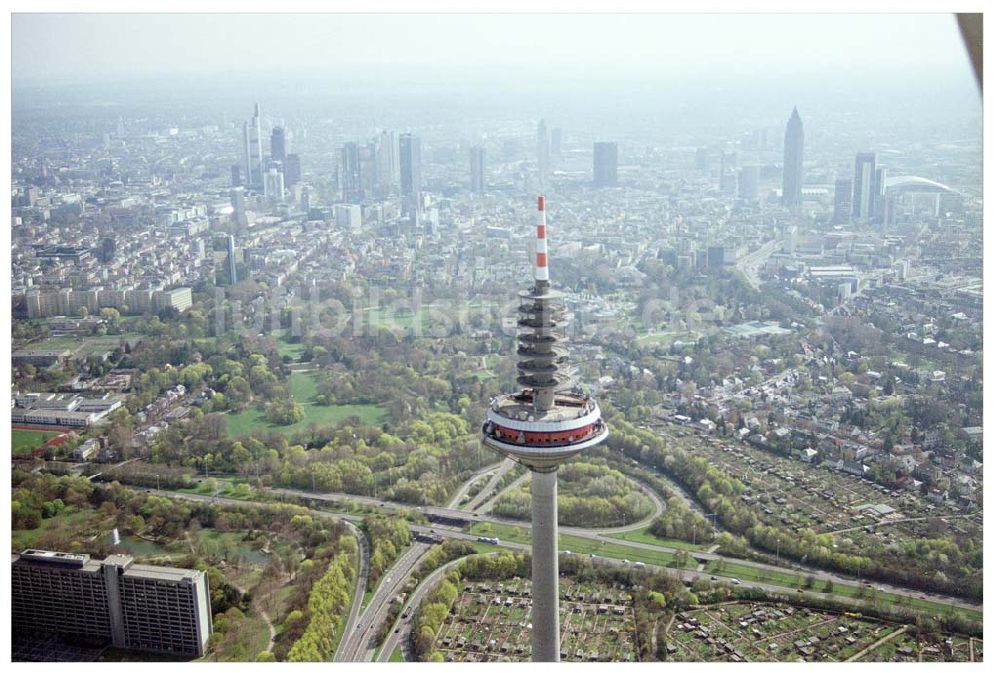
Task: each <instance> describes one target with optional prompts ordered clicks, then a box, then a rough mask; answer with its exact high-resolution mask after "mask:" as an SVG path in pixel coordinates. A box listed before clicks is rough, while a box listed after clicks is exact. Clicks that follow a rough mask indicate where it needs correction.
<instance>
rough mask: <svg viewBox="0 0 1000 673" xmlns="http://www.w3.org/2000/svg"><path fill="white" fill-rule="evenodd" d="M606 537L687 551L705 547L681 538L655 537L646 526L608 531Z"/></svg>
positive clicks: (699, 549) (700, 549)
mask: <svg viewBox="0 0 1000 673" xmlns="http://www.w3.org/2000/svg"><path fill="white" fill-rule="evenodd" d="M607 537H613V538H618V539H619V540H628V541H630V542H642V543H644V544H655V545H658V546H660V547H671V548H673V549H686V550H688V551H702V550H704V549H705V545H700V544H691V543H690V542H685V541H683V540H666V539H664V538H662V537H656V536H655V535H653V534H652V533H650V532H649V528H648V527H646V528H640V529H638V530H628V531H625V532H624V533H609V534H608V535H607Z"/></svg>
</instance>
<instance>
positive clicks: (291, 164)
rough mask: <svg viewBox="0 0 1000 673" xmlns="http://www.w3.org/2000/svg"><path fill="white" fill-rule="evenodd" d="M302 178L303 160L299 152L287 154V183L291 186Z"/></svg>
mask: <svg viewBox="0 0 1000 673" xmlns="http://www.w3.org/2000/svg"><path fill="white" fill-rule="evenodd" d="M301 180H302V162H301V160H300V159H299V155H298V154H286V155H285V184H286V185H288V186H289V187H291V186H292V185H295V184H298V183H299V182H301Z"/></svg>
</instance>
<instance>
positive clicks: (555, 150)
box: [549, 128, 562, 157]
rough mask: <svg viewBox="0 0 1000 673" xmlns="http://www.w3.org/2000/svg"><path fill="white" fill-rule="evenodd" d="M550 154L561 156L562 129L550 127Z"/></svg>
mask: <svg viewBox="0 0 1000 673" xmlns="http://www.w3.org/2000/svg"><path fill="white" fill-rule="evenodd" d="M549 150H550V152H551V154H552V156H554V157H559V156H562V129H559V128H556V129H552V145H551V147H550V148H549Z"/></svg>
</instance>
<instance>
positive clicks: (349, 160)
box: [340, 142, 364, 203]
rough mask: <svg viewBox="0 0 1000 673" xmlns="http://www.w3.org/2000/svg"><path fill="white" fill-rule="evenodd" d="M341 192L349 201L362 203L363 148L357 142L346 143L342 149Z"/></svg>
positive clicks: (343, 198)
mask: <svg viewBox="0 0 1000 673" xmlns="http://www.w3.org/2000/svg"><path fill="white" fill-rule="evenodd" d="M340 159H341V160H340V194H341V200H343V201H346V202H347V203H361V201H362V200H364V193H363V192H362V187H361V148H359V147H358V144H357V143H355V142H350V143H344V147H343V148H342V149H341V150H340Z"/></svg>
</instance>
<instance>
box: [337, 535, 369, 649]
mask: <svg viewBox="0 0 1000 673" xmlns="http://www.w3.org/2000/svg"><path fill="white" fill-rule="evenodd" d="M344 523H345V524H346V525H347V526H348V527H349V528H350V529H351V532H352V533H354V537H356V538H357V539H358V550H359V554H360V557H359V559H358V560H359V562H358V575H357V578H356V580H355V582H354V598H353V600H352V601H351V609H350V610H349V611H348V613H347V618H346V619H347V626H348V627H352V626H351V625H352V624H354V623H355V622H357V619H358V613H359V612H360V611H361V603H362V601H363V600H364V597H365V586H366V585H367V583H368V581H367V580H368V559H369V557H370V554H371V551H370V550H369V549H368V538H367V537H365V535H364V534H363V533H362V532H361V530H360V529H359V528H358V527H357V526H355V525H354V524H353V523H351V522H350V521H344ZM352 628H353V627H352ZM344 634H345V635H344V637H343V638H341V640H340V644H339V645H338V646H337V651H336V652H334V654H333V660H334V661H342V659H339V657H340V656H341V652H342V651H343V650H344V644H345V643H346V642H347V635H346V634H347V630H346V629H345V630H344Z"/></svg>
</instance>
